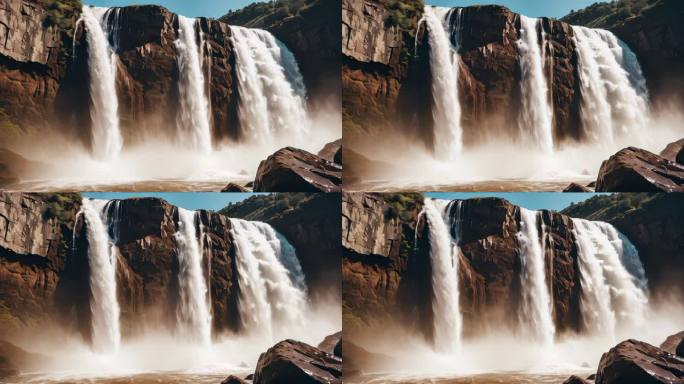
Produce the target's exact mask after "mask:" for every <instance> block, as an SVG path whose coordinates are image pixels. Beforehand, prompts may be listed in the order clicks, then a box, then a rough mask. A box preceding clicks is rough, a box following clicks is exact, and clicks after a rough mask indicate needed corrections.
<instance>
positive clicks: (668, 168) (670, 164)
mask: <svg viewBox="0 0 684 384" xmlns="http://www.w3.org/2000/svg"><path fill="white" fill-rule="evenodd" d="M674 144H676V143H674ZM671 151H672V152H674V151H673V150H672V149H666V150H665V151H664V152H665V153H669V152H671ZM680 151H681V149H680ZM676 158H677V155H675V156H674V159H676ZM596 191H597V192H684V164H679V163H676V162H674V161H671V160H668V159H667V158H665V157H663V156H659V155H656V154H654V153H652V152H649V151H646V150H644V149H640V148H635V147H628V148H625V149H622V150H620V151H619V152H617V153H616V154H615V155H613V156H611V157H610V158H609V159H608V160H606V161H604V162H603V164H601V169H600V170H599V175H598V179H597V180H596Z"/></svg>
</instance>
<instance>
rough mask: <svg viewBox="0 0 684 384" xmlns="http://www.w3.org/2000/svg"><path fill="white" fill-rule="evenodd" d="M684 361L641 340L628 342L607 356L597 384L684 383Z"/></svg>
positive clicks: (612, 350)
mask: <svg viewBox="0 0 684 384" xmlns="http://www.w3.org/2000/svg"><path fill="white" fill-rule="evenodd" d="M683 382H684V360H682V359H679V358H677V357H675V356H673V355H671V354H669V353H668V352H666V351H664V350H662V349H660V348H658V347H654V346H652V345H650V344H647V343H644V342H642V341H638V340H633V339H630V340H626V341H623V342H621V343H620V344H618V345H616V346H615V347H613V348H612V349H611V350H610V351H608V352H607V353H604V354H603V356H602V357H601V361H600V362H599V368H598V372H597V373H596V383H597V384H629V383H640V384H650V383H654V384H657V383H663V384H664V383H667V384H675V383H683Z"/></svg>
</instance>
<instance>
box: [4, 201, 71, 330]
mask: <svg viewBox="0 0 684 384" xmlns="http://www.w3.org/2000/svg"><path fill="white" fill-rule="evenodd" d="M49 206H50V204H49V202H48V199H47V198H46V197H45V196H41V195H33V194H12V193H0V233H1V234H2V236H0V318H1V319H2V321H3V324H4V326H3V331H5V332H12V331H13V330H14V329H16V328H19V327H22V326H27V325H33V324H34V323H36V322H39V321H43V320H47V317H49V316H50V315H51V314H52V312H53V310H54V309H55V308H53V307H52V306H50V305H47V306H46V305H45V303H52V302H54V301H57V300H58V294H57V292H58V288H59V283H60V276H61V274H62V273H63V272H64V270H65V267H66V259H67V255H68V252H69V248H68V245H67V244H70V243H71V238H72V232H71V228H70V226H68V225H66V224H65V223H64V222H61V221H60V220H59V219H58V218H56V217H52V216H51V215H50V214H49ZM77 211H78V208H75V209H70V210H69V212H67V213H66V215H67V216H71V217H73V216H74V215H75V213H76V212H77Z"/></svg>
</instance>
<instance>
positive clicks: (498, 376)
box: [345, 373, 589, 384]
mask: <svg viewBox="0 0 684 384" xmlns="http://www.w3.org/2000/svg"><path fill="white" fill-rule="evenodd" d="M575 374H576V375H578V376H580V377H586V376H588V375H589V374H588V373H583V374H577V373H575ZM571 375H572V373H566V374H552V375H549V374H530V373H486V374H480V375H471V376H461V377H439V376H435V377H408V376H405V377H403V378H399V377H389V376H386V375H364V376H359V377H353V378H349V379H345V382H346V383H350V384H362V383H363V384H561V383H563V382H564V381H565V380H567V378H568V377H570V376H571Z"/></svg>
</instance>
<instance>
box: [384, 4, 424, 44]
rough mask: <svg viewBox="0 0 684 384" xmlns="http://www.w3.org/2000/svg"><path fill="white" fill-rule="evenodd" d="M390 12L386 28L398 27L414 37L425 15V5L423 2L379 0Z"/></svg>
mask: <svg viewBox="0 0 684 384" xmlns="http://www.w3.org/2000/svg"><path fill="white" fill-rule="evenodd" d="M379 3H380V4H382V5H383V6H384V7H385V9H387V11H388V12H389V14H388V16H387V19H385V26H387V27H398V28H399V29H401V30H402V31H405V32H407V33H408V34H409V35H410V36H414V35H415V32H416V24H417V23H418V20H420V18H421V17H422V15H423V8H424V7H425V4H424V3H423V1H422V0H379Z"/></svg>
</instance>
